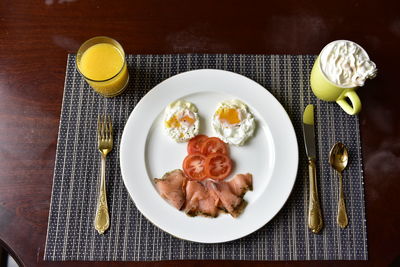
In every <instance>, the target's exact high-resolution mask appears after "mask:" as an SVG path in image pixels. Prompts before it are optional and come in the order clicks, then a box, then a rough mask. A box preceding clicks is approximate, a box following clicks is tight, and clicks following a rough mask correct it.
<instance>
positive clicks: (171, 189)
mask: <svg viewBox="0 0 400 267" xmlns="http://www.w3.org/2000/svg"><path fill="white" fill-rule="evenodd" d="M154 182H155V184H156V188H157V191H158V193H159V194H160V195H161V196H162V197H163V198H164V199H165V200H167V201H168V202H169V203H170V204H171V205H172V206H174V207H175V208H177V209H178V210H180V209H181V208H182V206H183V204H185V195H186V192H185V185H186V183H187V178H186V176H185V174H184V173H183V171H181V170H173V171H170V172H167V173H166V174H164V176H163V177H162V178H161V179H157V178H154Z"/></svg>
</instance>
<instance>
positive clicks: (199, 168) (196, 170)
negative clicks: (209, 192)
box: [182, 153, 207, 180]
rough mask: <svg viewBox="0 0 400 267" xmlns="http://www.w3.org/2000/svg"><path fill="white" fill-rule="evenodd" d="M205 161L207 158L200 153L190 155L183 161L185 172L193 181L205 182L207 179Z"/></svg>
mask: <svg viewBox="0 0 400 267" xmlns="http://www.w3.org/2000/svg"><path fill="white" fill-rule="evenodd" d="M205 161H206V157H205V156H203V155H202V154H200V153H196V154H189V155H187V156H186V158H185V159H184V160H183V165H182V168H183V171H184V172H185V174H186V175H187V176H188V177H189V178H190V179H192V180H203V179H205V178H206V177H207V174H206V170H205V166H204V163H205Z"/></svg>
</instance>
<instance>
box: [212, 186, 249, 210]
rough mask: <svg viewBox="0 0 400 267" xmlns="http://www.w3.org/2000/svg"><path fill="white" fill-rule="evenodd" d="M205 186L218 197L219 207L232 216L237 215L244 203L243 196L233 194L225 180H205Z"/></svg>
mask: <svg viewBox="0 0 400 267" xmlns="http://www.w3.org/2000/svg"><path fill="white" fill-rule="evenodd" d="M206 187H207V189H208V190H209V191H211V192H212V194H213V195H216V196H217V197H218V198H219V201H220V203H219V207H220V208H222V209H223V210H225V211H227V212H228V213H229V214H231V215H232V216H233V217H237V216H239V215H240V213H241V212H242V210H243V208H244V207H245V205H246V202H245V201H244V200H243V198H241V197H239V196H237V195H235V194H234V193H233V192H232V191H231V188H230V186H229V184H228V183H227V182H223V181H220V182H213V181H210V180H208V181H206Z"/></svg>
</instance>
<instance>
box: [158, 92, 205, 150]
mask: <svg viewBox="0 0 400 267" xmlns="http://www.w3.org/2000/svg"><path fill="white" fill-rule="evenodd" d="M164 129H165V132H166V133H167V135H168V136H170V137H171V138H172V139H174V140H175V141H177V142H185V141H188V140H189V139H191V138H193V137H195V136H196V135H197V134H198V133H199V115H198V113H197V108H196V106H195V105H194V104H193V103H190V102H188V101H185V100H177V101H174V102H172V103H171V104H169V105H168V106H167V107H166V108H165V112H164Z"/></svg>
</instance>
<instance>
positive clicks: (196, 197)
mask: <svg viewBox="0 0 400 267" xmlns="http://www.w3.org/2000/svg"><path fill="white" fill-rule="evenodd" d="M217 202H218V199H215V197H214V196H212V195H210V194H209V192H208V190H207V189H206V188H205V187H204V185H203V184H202V183H201V182H198V181H188V182H187V184H186V203H185V206H184V208H183V210H184V211H185V212H186V214H188V215H190V216H196V215H198V214H202V215H206V216H211V217H216V216H217V215H218V208H217V206H216V203H217Z"/></svg>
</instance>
